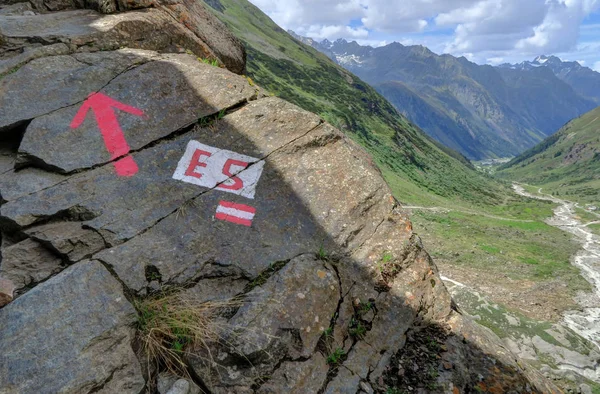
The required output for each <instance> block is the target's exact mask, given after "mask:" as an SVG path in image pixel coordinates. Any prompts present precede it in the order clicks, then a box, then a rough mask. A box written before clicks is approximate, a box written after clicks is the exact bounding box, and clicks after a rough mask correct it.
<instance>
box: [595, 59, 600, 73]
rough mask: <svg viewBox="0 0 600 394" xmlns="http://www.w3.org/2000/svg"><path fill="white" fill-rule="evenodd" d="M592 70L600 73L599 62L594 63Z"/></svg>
mask: <svg viewBox="0 0 600 394" xmlns="http://www.w3.org/2000/svg"><path fill="white" fill-rule="evenodd" d="M594 70H595V71H598V72H599V73H600V61H599V62H596V63H594Z"/></svg>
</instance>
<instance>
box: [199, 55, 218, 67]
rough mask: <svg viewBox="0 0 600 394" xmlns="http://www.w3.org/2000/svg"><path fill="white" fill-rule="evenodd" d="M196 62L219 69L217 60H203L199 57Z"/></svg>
mask: <svg viewBox="0 0 600 394" xmlns="http://www.w3.org/2000/svg"><path fill="white" fill-rule="evenodd" d="M198 61H199V62H202V63H204V64H208V65H209V66H213V67H219V61H218V60H217V59H203V58H201V57H199V58H198Z"/></svg>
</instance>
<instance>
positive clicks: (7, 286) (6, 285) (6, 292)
mask: <svg viewBox="0 0 600 394" xmlns="http://www.w3.org/2000/svg"><path fill="white" fill-rule="evenodd" d="M14 292H15V285H14V283H13V282H12V281H11V280H10V279H6V278H2V277H0V308H2V307H3V306H5V305H6V304H8V303H10V302H11V301H12V300H13V298H14Z"/></svg>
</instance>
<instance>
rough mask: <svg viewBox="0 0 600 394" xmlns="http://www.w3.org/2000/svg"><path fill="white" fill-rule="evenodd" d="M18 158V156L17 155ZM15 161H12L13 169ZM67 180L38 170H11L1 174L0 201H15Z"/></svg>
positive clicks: (58, 175) (61, 176)
mask: <svg viewBox="0 0 600 394" xmlns="http://www.w3.org/2000/svg"><path fill="white" fill-rule="evenodd" d="M15 158H16V154H15ZM12 164H14V161H11V167H12ZM65 179H66V178H65V177H64V176H63V175H60V174H56V173H53V172H49V171H44V170H40V169H38V168H25V169H23V170H20V171H18V173H17V171H16V170H15V169H14V168H9V169H8V170H7V171H6V172H5V173H3V174H0V201H5V202H6V201H13V200H16V199H18V198H20V197H23V196H26V195H28V194H33V193H36V192H38V191H40V190H43V189H47V188H49V187H51V186H54V185H56V184H58V183H60V182H61V181H63V180H65Z"/></svg>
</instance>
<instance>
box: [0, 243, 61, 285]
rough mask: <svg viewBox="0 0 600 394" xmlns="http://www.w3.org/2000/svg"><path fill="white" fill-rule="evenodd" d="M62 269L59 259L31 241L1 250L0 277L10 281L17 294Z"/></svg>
mask: <svg viewBox="0 0 600 394" xmlns="http://www.w3.org/2000/svg"><path fill="white" fill-rule="evenodd" d="M63 268H64V266H63V263H62V261H61V259H59V258H58V257H56V256H55V255H53V254H52V253H50V252H49V251H48V250H47V249H46V248H45V247H43V246H42V245H40V244H39V243H38V242H35V241H33V240H31V239H26V240H24V241H21V242H19V243H17V244H14V245H11V246H8V247H3V248H2V264H1V265H0V276H2V277H4V278H7V279H10V280H11V281H12V282H13V283H14V285H15V290H16V291H17V292H18V291H20V290H23V289H24V288H25V287H28V286H31V285H34V284H37V283H38V282H41V281H43V280H45V279H47V278H49V277H50V276H52V275H54V274H56V273H58V272H60V271H62V270H63Z"/></svg>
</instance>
